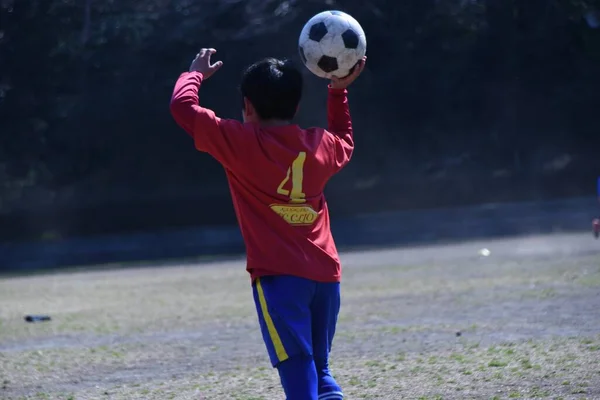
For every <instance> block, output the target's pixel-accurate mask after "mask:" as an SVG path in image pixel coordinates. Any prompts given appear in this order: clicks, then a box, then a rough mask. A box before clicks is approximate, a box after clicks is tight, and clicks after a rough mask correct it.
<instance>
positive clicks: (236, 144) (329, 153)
mask: <svg viewBox="0 0 600 400" xmlns="http://www.w3.org/2000/svg"><path fill="white" fill-rule="evenodd" d="M202 78H203V76H202V74H201V73H198V72H186V73H183V74H181V76H180V77H179V79H178V80H177V83H176V85H175V89H174V91H173V96H172V98H171V114H172V115H173V117H174V119H175V121H176V122H177V123H178V124H179V126H181V127H182V128H183V129H184V130H185V131H186V132H187V133H188V134H189V135H190V136H191V137H192V138H193V139H194V143H195V146H196V149H197V150H199V151H201V152H206V153H209V154H210V155H212V156H213V157H214V158H215V159H217V160H218V161H219V162H220V163H221V164H222V165H223V167H224V168H225V171H226V174H227V179H228V181H229V187H230V190H231V195H232V198H233V205H234V208H235V212H236V216H237V219H238V222H239V225H240V229H241V233H242V236H243V238H244V242H245V245H246V254H247V266H246V269H247V271H248V272H249V273H250V276H251V278H252V281H254V279H256V278H257V277H260V276H266V275H293V276H299V277H303V278H307V279H311V280H315V281H318V282H339V281H340V279H341V265H340V260H339V257H338V252H337V249H336V246H335V243H334V240H333V237H332V235H331V229H330V222H329V211H328V208H327V202H326V200H325V196H324V194H323V189H324V188H325V184H326V183H327V181H328V180H329V179H330V178H331V177H332V176H333V175H334V174H335V173H337V172H338V171H339V170H340V169H342V168H343V167H344V166H345V165H346V164H347V163H348V162H349V161H350V158H351V156H352V152H353V149H354V142H353V138H352V121H351V119H350V110H349V107H348V100H347V91H346V90H345V89H333V88H329V95H328V106H327V107H328V122H329V127H328V129H327V130H325V129H322V128H309V129H301V128H300V127H299V126H297V125H283V126H268V127H265V126H261V125H259V124H254V123H241V122H239V121H236V120H229V119H221V118H219V117H217V116H216V115H215V113H214V112H213V111H212V110H209V109H206V108H203V107H201V106H199V104H198V91H199V89H200V85H201V84H202Z"/></svg>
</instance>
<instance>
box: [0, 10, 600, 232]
mask: <svg viewBox="0 0 600 400" xmlns="http://www.w3.org/2000/svg"><path fill="white" fill-rule="evenodd" d="M325 9H341V10H344V11H346V12H348V13H350V14H352V15H353V16H354V17H355V18H356V19H358V20H359V22H360V23H361V25H362V26H363V28H364V30H365V32H366V34H367V45H368V47H367V55H368V57H369V61H368V66H367V69H366V71H365V73H364V74H363V76H362V77H361V78H360V80H359V81H358V82H357V83H356V84H355V85H354V86H353V87H352V88H351V99H350V101H351V107H352V111H353V118H354V123H355V132H356V152H355V157H354V159H353V161H352V163H351V164H350V166H349V167H348V168H347V169H346V170H344V171H343V172H342V173H341V174H339V175H338V176H337V177H336V178H335V179H334V180H333V181H332V182H331V185H330V187H329V189H328V192H327V195H328V198H329V201H330V205H331V209H332V216H333V218H334V219H336V218H341V217H343V216H350V215H355V214H362V213H370V212H378V211H389V210H410V209H416V208H430V207H442V206H443V207H446V206H456V205H468V204H478V203H485V202H496V203H497V202H505V201H520V200H548V199H559V198H566V197H575V196H589V195H593V194H594V193H595V190H596V189H595V185H596V177H597V176H598V175H599V174H600V155H599V151H600V150H599V149H600V133H599V126H600V125H599V123H598V121H599V115H600V27H597V25H600V13H598V12H597V11H596V10H600V4H599V2H598V1H591V0H590V1H580V0H555V1H548V0H480V1H477V0H470V1H469V0H435V1H434V0H404V1H384V0H373V1H362V0H361V1H359V0H347V1H318V0H296V1H275V0H273V1H271V0H247V1H237V0H219V1H217V0H215V1H211V0H204V1H201V0H196V1H192V0H150V1H143V0H118V1H116V0H65V1H58V0H22V1H17V0H0V242H8V241H18V240H39V239H60V238H68V237H75V236H88V235H94V234H100V233H103V234H105V233H127V232H130V233H132V232H136V231H137V232H140V231H150V230H159V229H161V230H162V229H172V228H177V227H185V226H199V225H231V224H233V223H235V217H234V214H233V209H232V206H231V200H230V197H229V194H228V188H227V184H226V181H225V177H224V173H223V171H222V169H221V167H220V166H219V165H218V164H217V163H216V162H215V161H214V160H213V159H212V158H211V157H210V156H208V155H204V154H199V153H197V152H196V151H195V150H194V147H193V144H192V141H191V139H190V138H189V137H188V136H187V135H186V134H185V133H184V132H183V131H182V130H181V129H179V128H178V127H177V126H176V125H175V123H174V121H173V120H172V118H171V116H170V114H169V110H168V105H169V99H170V95H171V91H172V88H173V85H174V83H175V80H176V78H177V77H178V75H179V74H180V73H181V72H183V71H185V70H187V68H188V66H189V64H190V62H191V60H192V58H193V57H194V55H195V54H196V53H197V51H198V49H199V48H200V47H215V48H217V49H218V53H217V55H216V57H215V59H221V60H223V61H224V63H225V65H224V67H223V69H222V70H221V71H220V72H219V73H218V74H217V75H215V76H214V77H213V78H212V79H211V80H210V81H209V82H208V83H207V84H206V85H205V86H204V87H203V89H202V93H201V98H202V102H203V104H204V105H205V106H208V107H212V108H214V109H215V110H216V111H217V113H218V114H220V115H221V116H222V117H232V118H238V117H239V116H240V109H239V108H240V99H239V94H238V91H237V85H238V81H239V77H240V71H241V69H242V68H243V66H245V65H247V64H249V63H251V62H253V61H255V60H256V59H258V58H260V57H263V56H276V57H290V58H293V59H294V60H296V61H297V62H298V63H299V60H298V57H297V51H296V46H297V38H298V35H299V32H300V30H301V28H302V25H303V24H304V23H305V22H306V21H307V20H308V19H309V18H310V17H311V16H312V15H313V14H315V13H317V12H319V11H323V10H325ZM305 73H306V95H305V97H304V100H303V103H302V105H301V107H302V108H301V113H300V115H299V122H300V123H301V124H302V125H316V124H318V125H323V124H325V100H326V89H325V88H326V84H327V82H326V81H324V80H320V79H318V78H316V77H313V76H310V75H309V73H308V71H306V70H305Z"/></svg>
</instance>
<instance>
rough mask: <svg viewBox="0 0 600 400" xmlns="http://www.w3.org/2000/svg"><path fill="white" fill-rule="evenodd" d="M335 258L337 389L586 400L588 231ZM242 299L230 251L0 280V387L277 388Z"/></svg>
mask: <svg viewBox="0 0 600 400" xmlns="http://www.w3.org/2000/svg"><path fill="white" fill-rule="evenodd" d="M482 247H486V248H488V249H489V250H490V251H491V254H490V255H489V256H487V257H484V256H482V255H480V254H479V253H478V251H479V250H480V249H481V248H482ZM342 258H343V261H344V268H345V269H344V280H343V286H342V288H343V293H342V296H343V298H342V301H343V304H342V311H341V314H340V321H339V327H338V335H337V336H336V341H335V343H334V350H333V355H332V356H333V371H334V373H335V375H336V377H337V379H338V380H339V382H340V383H341V384H342V386H343V388H344V390H345V393H346V396H347V398H348V399H512V398H516V399H534V398H535V399H538V398H540V399H600V243H599V242H597V241H594V240H593V239H592V238H591V237H590V236H589V235H583V234H572V235H555V236H545V237H529V238H516V239H506V240H497V241H486V242H481V243H476V242H471V243H463V244H458V245H446V246H442V245H440V246H431V247H422V248H411V249H395V250H382V251H364V252H354V253H345V254H344V255H343V257H342ZM253 307H254V306H253V303H252V295H251V290H250V285H249V280H248V277H247V276H246V273H245V271H244V264H243V262H242V261H236V262H232V261H227V262H212V263H205V264H201V263H197V264H193V263H187V264H180V265H175V264H173V265H167V266H148V267H136V268H128V269H120V270H111V269H105V270H97V271H93V272H75V273H73V272H71V273H66V272H61V273H56V274H52V275H38V276H32V277H10V278H8V277H7V278H4V279H1V280H0V398H1V399H239V400H242V399H245V400H250V399H253V400H258V399H282V398H283V396H282V394H281V391H280V388H279V385H278V380H277V375H276V373H275V371H274V370H273V369H272V368H270V365H269V363H268V359H267V356H266V352H265V349H264V346H263V344H262V341H261V337H260V332H259V330H258V324H257V321H256V316H255V313H254V308H253ZM28 313H47V314H50V315H51V316H52V318H53V320H52V321H51V322H47V323H39V324H27V323H25V322H24V321H23V316H24V315H25V314H28Z"/></svg>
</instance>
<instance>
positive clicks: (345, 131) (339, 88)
mask: <svg viewBox="0 0 600 400" xmlns="http://www.w3.org/2000/svg"><path fill="white" fill-rule="evenodd" d="M366 60H367V57H363V59H362V60H360V61H359V62H358V64H357V65H356V67H355V68H354V70H353V71H352V73H351V74H350V75H348V76H346V77H345V78H335V77H334V78H333V79H332V80H331V84H330V85H329V97H328V100H327V122H328V130H329V132H331V133H332V134H333V136H334V162H335V166H334V168H335V171H336V172H337V171H339V170H341V169H342V168H344V167H345V166H346V164H348V162H349V161H350V159H351V158H352V153H353V151H354V138H353V136H352V118H351V117H350V106H349V105H348V90H347V88H348V86H349V85H350V84H351V83H352V82H354V81H355V80H356V78H358V76H359V75H360V74H361V72H362V71H363V69H364V68H365V62H366Z"/></svg>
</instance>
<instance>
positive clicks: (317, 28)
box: [308, 22, 327, 42]
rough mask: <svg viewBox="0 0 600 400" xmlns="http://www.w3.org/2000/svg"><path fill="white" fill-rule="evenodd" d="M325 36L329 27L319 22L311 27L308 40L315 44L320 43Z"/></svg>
mask: <svg viewBox="0 0 600 400" xmlns="http://www.w3.org/2000/svg"><path fill="white" fill-rule="evenodd" d="M325 35H327V26H326V25H325V23H324V22H317V23H316V24H314V25H313V26H311V27H310V31H309V32H308V38H309V39H310V40H314V41H315V42H320V41H321V39H323V38H324V37H325Z"/></svg>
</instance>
